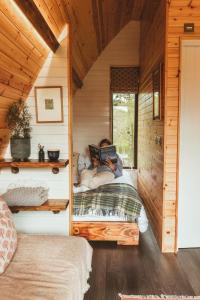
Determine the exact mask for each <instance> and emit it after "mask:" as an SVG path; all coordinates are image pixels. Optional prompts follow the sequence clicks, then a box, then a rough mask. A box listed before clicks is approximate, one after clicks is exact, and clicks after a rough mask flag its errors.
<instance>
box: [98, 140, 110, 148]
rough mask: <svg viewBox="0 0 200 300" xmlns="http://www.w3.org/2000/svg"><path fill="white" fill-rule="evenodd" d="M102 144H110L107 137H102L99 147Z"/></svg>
mask: <svg viewBox="0 0 200 300" xmlns="http://www.w3.org/2000/svg"><path fill="white" fill-rule="evenodd" d="M103 144H107V145H112V143H111V141H110V140H109V139H103V140H101V141H100V142H99V147H102V145H103Z"/></svg>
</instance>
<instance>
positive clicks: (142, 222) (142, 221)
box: [73, 170, 148, 233]
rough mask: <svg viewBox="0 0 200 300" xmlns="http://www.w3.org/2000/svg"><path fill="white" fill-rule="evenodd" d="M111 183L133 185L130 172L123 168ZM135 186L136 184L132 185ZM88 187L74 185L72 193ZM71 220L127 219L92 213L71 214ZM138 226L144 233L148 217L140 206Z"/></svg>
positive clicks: (123, 220) (100, 220)
mask: <svg viewBox="0 0 200 300" xmlns="http://www.w3.org/2000/svg"><path fill="white" fill-rule="evenodd" d="M111 183H126V184H130V185H132V186H134V185H133V179H132V178H131V175H130V172H129V171H126V170H123V176H121V177H118V178H115V179H114V180H113V181H112V182H111ZM134 187H135V188H136V186H134ZM88 190H89V188H86V187H84V186H81V187H74V193H79V192H85V191H88ZM73 221H75V222H126V221H127V220H126V219H125V218H122V217H118V216H94V215H84V216H73ZM137 223H138V227H139V230H140V232H141V233H144V232H145V231H146V230H147V228H148V219H147V215H146V212H145V209H144V206H142V209H141V212H140V216H139V217H138V220H137Z"/></svg>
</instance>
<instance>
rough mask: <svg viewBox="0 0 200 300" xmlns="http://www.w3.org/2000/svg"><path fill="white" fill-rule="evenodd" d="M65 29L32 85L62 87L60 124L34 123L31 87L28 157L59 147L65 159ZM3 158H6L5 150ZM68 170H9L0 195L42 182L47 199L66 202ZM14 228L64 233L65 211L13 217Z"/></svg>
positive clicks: (1, 177) (1, 180)
mask: <svg viewBox="0 0 200 300" xmlns="http://www.w3.org/2000/svg"><path fill="white" fill-rule="evenodd" d="M67 34H68V32H67V28H65V30H64V31H63V33H62V34H61V36H60V38H59V41H60V44H61V46H60V47H59V49H58V50H57V51H56V53H55V54H54V53H52V52H50V54H49V56H48V58H47V59H46V62H45V64H44V66H43V68H42V69H41V71H40V73H39V76H38V78H37V80H36V82H35V86H51V85H54V86H62V87H63V101H64V123H58V124H37V123H36V114H35V98H34V88H33V89H32V90H31V92H30V95H29V97H28V100H27V103H28V105H29V108H30V111H31V113H32V124H31V126H32V139H31V152H32V153H31V158H38V143H40V144H42V145H44V146H45V149H46V150H47V149H48V148H59V149H60V151H61V155H60V158H63V159H67V158H68V90H67ZM6 158H10V149H9V148H8V150H7V153H6ZM68 171H69V170H68V167H67V168H65V169H60V173H59V174H57V175H54V174H53V173H52V172H51V169H42V170H39V169H38V170H37V169H34V170H33V169H20V172H19V173H18V174H17V175H15V174H12V173H11V171H10V170H9V169H3V170H2V171H1V173H0V194H2V193H3V192H5V191H6V189H7V187H8V186H9V185H10V184H11V183H13V182H16V181H22V180H27V179H28V180H33V181H35V180H36V181H40V180H41V181H42V182H44V183H45V184H46V185H47V186H48V187H49V198H50V199H69V172H68ZM14 219H15V222H16V225H17V228H18V229H19V230H20V231H24V232H36V233H57V234H59V233H60V234H64V233H67V232H68V212H62V213H60V214H58V215H54V214H53V213H51V212H31V213H30V212H24V213H22V212H21V213H18V214H17V215H14Z"/></svg>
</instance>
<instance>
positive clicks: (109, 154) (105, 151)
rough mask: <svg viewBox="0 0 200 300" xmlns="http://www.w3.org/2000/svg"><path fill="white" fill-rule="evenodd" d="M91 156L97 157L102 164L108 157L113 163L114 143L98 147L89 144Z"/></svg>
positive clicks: (114, 158)
mask: <svg viewBox="0 0 200 300" xmlns="http://www.w3.org/2000/svg"><path fill="white" fill-rule="evenodd" d="M89 150H90V156H91V158H93V157H95V158H97V159H98V160H99V161H100V163H102V164H104V163H105V161H106V159H110V160H111V161H112V162H113V163H116V162H117V153H116V147H115V146H114V145H110V146H106V147H101V148H100V147H98V146H95V145H89Z"/></svg>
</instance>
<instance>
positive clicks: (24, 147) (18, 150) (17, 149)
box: [10, 138, 31, 161]
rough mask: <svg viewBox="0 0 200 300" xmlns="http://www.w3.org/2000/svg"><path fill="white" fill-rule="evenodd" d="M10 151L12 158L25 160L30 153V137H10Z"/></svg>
mask: <svg viewBox="0 0 200 300" xmlns="http://www.w3.org/2000/svg"><path fill="white" fill-rule="evenodd" d="M10 151H11V156H12V158H13V160H16V161H20V160H23V161H26V160H28V158H29V156H30V155H31V139H30V138H11V139H10Z"/></svg>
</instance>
